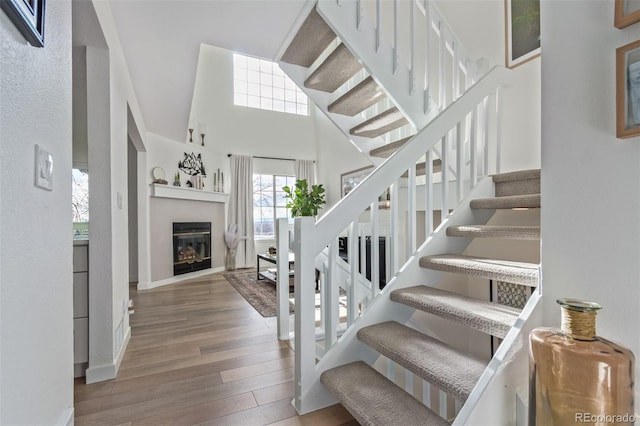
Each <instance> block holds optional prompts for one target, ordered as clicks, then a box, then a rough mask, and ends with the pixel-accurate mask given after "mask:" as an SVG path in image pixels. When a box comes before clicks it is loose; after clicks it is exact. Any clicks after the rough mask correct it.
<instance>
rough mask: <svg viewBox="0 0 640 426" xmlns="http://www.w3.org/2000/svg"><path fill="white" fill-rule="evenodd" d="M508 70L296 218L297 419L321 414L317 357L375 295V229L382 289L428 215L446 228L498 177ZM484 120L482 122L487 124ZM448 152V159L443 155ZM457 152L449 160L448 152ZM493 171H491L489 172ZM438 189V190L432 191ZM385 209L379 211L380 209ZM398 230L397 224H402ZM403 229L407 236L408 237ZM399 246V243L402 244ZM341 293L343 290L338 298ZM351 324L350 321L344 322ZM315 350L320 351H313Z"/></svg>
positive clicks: (419, 238)
mask: <svg viewBox="0 0 640 426" xmlns="http://www.w3.org/2000/svg"><path fill="white" fill-rule="evenodd" d="M507 73H508V71H507V70H505V69H504V68H501V67H496V68H494V69H492V70H491V71H490V72H489V73H487V74H486V75H485V76H484V77H482V78H481V79H480V80H479V81H478V82H477V83H476V84H474V85H473V86H472V87H471V88H469V89H468V90H467V91H466V92H465V94H464V95H462V96H461V97H459V98H458V99H457V100H455V101H454V102H452V103H451V104H449V105H448V106H447V107H446V108H445V109H444V110H443V111H442V112H441V113H440V114H439V115H438V116H437V117H436V118H434V119H433V120H432V121H431V122H430V123H429V125H428V126H426V127H424V128H423V129H422V130H421V131H419V132H418V134H417V135H416V136H415V137H413V138H412V139H411V140H410V141H409V142H407V143H406V144H405V145H404V146H403V147H402V148H401V149H400V150H398V151H397V152H396V153H394V154H393V155H392V156H391V157H389V158H388V159H387V160H385V161H384V162H383V163H382V164H381V165H380V166H378V167H377V168H376V169H374V170H373V171H372V173H371V174H370V175H368V176H367V177H366V178H365V179H364V180H363V181H362V182H361V183H360V184H359V185H358V186H356V188H355V189H354V190H352V191H351V192H350V193H349V194H347V196H345V197H344V198H343V199H342V200H341V201H340V202H339V203H338V204H336V205H335V206H334V207H333V208H332V209H331V210H330V211H329V212H327V213H326V214H325V215H324V216H322V218H320V219H319V220H318V221H317V222H315V221H314V220H313V218H296V219H295V222H294V229H295V240H294V246H293V249H294V253H295V262H296V267H295V310H296V313H295V360H296V368H295V392H296V397H295V401H294V404H295V407H296V409H297V410H298V412H299V413H306V412H309V411H313V410H314V409H316V408H318V407H317V406H315V405H314V404H315V403H317V402H316V398H315V396H314V395H309V394H308V393H309V392H310V389H311V388H312V387H313V386H314V385H315V383H317V381H318V380H319V375H320V373H321V371H319V370H318V369H317V368H316V360H317V358H321V357H324V356H329V355H330V353H331V348H332V347H333V346H334V345H335V344H336V342H337V340H338V336H339V334H340V332H342V331H344V329H345V328H346V327H347V326H349V325H350V324H352V323H353V321H355V320H356V319H357V318H358V317H359V316H360V315H362V314H363V313H364V312H365V311H366V309H367V305H368V304H370V303H371V302H372V300H373V299H374V298H375V297H376V296H377V295H378V293H380V291H381V288H380V285H379V284H380V280H379V271H380V262H379V259H380V256H379V252H378V250H379V247H380V246H379V242H380V229H381V228H382V227H386V228H388V229H389V232H388V235H387V236H386V237H385V242H386V244H385V247H387V248H386V250H388V251H389V255H388V257H387V256H384V258H385V259H386V258H388V264H387V263H385V266H386V275H388V276H389V277H391V279H390V280H388V281H387V287H385V289H384V290H382V291H387V290H388V288H391V287H393V281H394V277H395V276H396V274H397V273H398V272H399V271H400V270H401V268H402V265H404V264H405V262H407V260H408V259H411V257H412V256H413V255H414V254H415V253H416V248H417V247H418V246H420V245H423V244H425V243H426V242H428V240H429V237H430V236H431V234H432V232H433V230H434V223H433V219H432V218H433V215H434V212H436V211H437V210H440V212H441V221H442V222H446V219H447V216H448V214H449V210H450V209H451V208H454V207H456V206H457V204H458V203H459V201H460V200H461V199H462V197H464V196H465V194H466V193H467V190H470V189H471V188H473V186H475V183H476V182H477V181H478V177H480V176H484V175H486V174H488V173H489V171H490V169H493V171H495V167H496V166H497V165H496V162H495V160H493V164H490V162H489V159H492V158H496V157H497V153H496V143H497V141H498V140H499V137H498V136H497V134H493V133H494V132H492V131H491V130H492V129H498V127H494V126H489V123H490V120H491V119H494V120H495V119H497V117H498V116H497V115H496V114H491V113H490V111H489V105H491V104H492V103H493V104H497V103H498V102H497V100H496V99H495V97H496V93H497V89H498V87H500V86H501V85H502V84H504V82H505V81H506V79H507V76H508V74H507ZM485 117H486V118H485ZM461 138H465V139H467V140H468V141H469V144H470V145H471V148H470V158H469V159H468V161H465V160H466V159H465V158H461V157H464V156H465V155H466V154H465V152H466V151H465V150H463V149H455V150H449V149H448V146H450V145H451V144H452V143H453V142H455V144H456V146H457V147H459V146H460V143H461V142H460V140H461ZM437 145H440V152H441V154H442V155H441V160H442V171H443V172H442V173H441V175H442V177H441V180H440V183H439V184H438V183H437V182H435V179H433V173H432V163H431V161H429V160H431V159H432V158H433V150H434V147H436V146H437ZM445 153H446V154H445ZM450 153H454V154H455V157H454V158H449V157H450V156H449V154H450ZM425 160H427V161H426V164H425V176H424V177H420V179H418V177H417V176H416V175H417V173H416V164H417V163H421V162H422V161H425ZM450 163H451V164H457V165H458V166H459V167H462V168H463V170H458V173H457V174H458V176H457V179H459V180H460V179H463V180H464V181H465V182H466V183H467V185H464V186H463V185H456V186H455V188H453V187H452V186H450V185H448V179H447V170H448V168H449V164H450ZM491 166H492V167H491ZM436 186H440V188H439V189H438V190H437V191H436ZM387 191H389V194H390V203H389V204H390V205H389V206H388V207H389V209H387V208H386V207H387V205H386V200H384V201H382V206H381V201H380V194H384V193H386V192H387ZM381 207H383V208H381ZM422 215H424V231H423V232H422V233H421V235H418V230H417V229H418V227H417V223H418V217H419V216H420V217H421V216H422ZM362 222H366V223H368V224H367V228H368V229H370V233H369V234H368V235H369V239H370V255H369V256H360V259H359V260H358V259H357V258H356V255H357V253H358V241H359V244H360V247H361V248H360V253H361V254H362V253H366V246H365V247H364V249H363V243H364V238H360V239H358V236H359V235H361V234H360V232H359V229H360V228H361V227H362V225H361V224H362ZM401 224H402V226H401ZM407 230H408V231H407ZM345 234H346V235H348V244H349V250H348V263H349V265H350V266H351V268H350V271H349V272H350V277H349V278H348V279H347V280H346V282H340V281H341V280H339V279H338V276H339V274H338V272H337V271H338V270H339V268H340V265H339V262H338V260H337V252H338V237H339V236H340V235H345ZM400 241H403V244H402V245H401V244H399V242H400ZM324 250H327V253H328V257H327V264H326V271H325V273H326V276H327V279H326V282H325V284H324V288H323V289H322V295H323V297H320V298H319V300H318V299H317V298H316V294H315V270H316V265H317V262H316V257H317V256H318V255H319V253H321V252H322V251H324ZM358 264H359V265H360V271H362V270H368V271H370V277H371V279H370V282H371V286H370V295H369V296H370V297H369V298H367V299H362V298H358V297H357V296H356V295H355V294H356V293H357V292H356V291H354V287H353V286H351V287H350V283H354V282H357V281H358V279H359V277H358V275H360V272H359V271H358V269H359V268H357V267H356V265H358ZM341 288H342V289H343V292H342V293H341ZM316 303H320V304H321V305H325V306H322V307H321V308H322V311H323V312H324V314H323V316H322V319H321V322H322V324H321V326H319V327H318V326H317V324H316V315H315V312H316ZM341 303H342V304H343V305H345V306H346V307H349V311H350V313H349V314H348V315H347V316H346V318H344V320H343V319H342V318H341V315H340V306H341ZM348 318H350V320H348ZM318 347H320V350H318Z"/></svg>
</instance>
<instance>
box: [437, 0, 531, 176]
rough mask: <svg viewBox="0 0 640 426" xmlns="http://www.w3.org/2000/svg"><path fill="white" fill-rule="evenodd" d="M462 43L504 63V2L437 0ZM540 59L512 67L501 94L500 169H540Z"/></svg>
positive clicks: (478, 55)
mask: <svg viewBox="0 0 640 426" xmlns="http://www.w3.org/2000/svg"><path fill="white" fill-rule="evenodd" d="M436 4H437V6H438V8H439V9H440V10H441V12H442V13H443V15H444V16H445V17H446V19H447V21H448V22H449V24H450V25H451V27H452V28H453V30H454V31H455V33H456V35H457V36H458V37H459V38H460V40H461V42H462V44H463V45H464V46H465V47H466V49H467V50H468V51H469V52H470V54H471V55H472V56H473V57H475V58H482V57H486V58H487V59H489V61H490V63H491V65H501V66H505V19H504V17H505V13H504V7H505V3H504V1H496V0H479V1H478V0H456V1H446V0H445V1H437V2H436ZM540 87H541V83H540V58H538V59H534V60H532V61H530V62H527V63H526V64H523V65H520V66H519V67H517V68H514V69H513V70H512V82H511V84H510V85H509V86H508V87H505V88H503V89H502V91H501V96H502V114H503V115H502V123H503V130H502V150H501V154H502V158H501V162H502V163H501V164H502V171H504V172H508V171H514V170H526V169H537V168H540Z"/></svg>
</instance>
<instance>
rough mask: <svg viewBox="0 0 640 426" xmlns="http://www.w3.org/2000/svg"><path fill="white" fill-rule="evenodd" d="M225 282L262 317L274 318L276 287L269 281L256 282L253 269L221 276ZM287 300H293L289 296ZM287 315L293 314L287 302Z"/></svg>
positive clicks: (291, 295)
mask: <svg viewBox="0 0 640 426" xmlns="http://www.w3.org/2000/svg"><path fill="white" fill-rule="evenodd" d="M223 275H224V277H225V278H226V280H227V281H228V282H229V284H231V285H232V286H233V288H235V289H236V290H238V293H240V295H241V296H242V297H244V298H245V299H246V301H247V302H249V303H250V304H251V306H253V307H254V308H255V310H256V311H258V313H260V315H262V316H263V317H275V316H276V315H277V311H276V301H277V300H276V285H275V284H274V283H273V282H271V281H269V280H256V270H255V269H245V270H241V271H236V272H226V273H224V274H223ZM289 298H293V294H290V296H289ZM289 313H290V314H292V313H293V304H292V303H291V302H289Z"/></svg>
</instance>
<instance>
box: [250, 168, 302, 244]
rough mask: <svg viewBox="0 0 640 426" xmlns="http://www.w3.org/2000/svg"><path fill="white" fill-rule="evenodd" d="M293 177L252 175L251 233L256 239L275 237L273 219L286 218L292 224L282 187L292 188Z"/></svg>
mask: <svg viewBox="0 0 640 426" xmlns="http://www.w3.org/2000/svg"><path fill="white" fill-rule="evenodd" d="M295 183H296V178H295V176H278V175H265V174H254V175H253V232H254V237H255V238H256V239H267V238H274V237H275V231H276V229H275V228H276V227H275V219H280V218H288V219H289V222H291V223H293V219H292V218H291V213H290V211H289V209H288V208H286V207H285V206H286V205H287V199H286V198H285V197H284V191H283V190H282V187H283V186H293V185H295Z"/></svg>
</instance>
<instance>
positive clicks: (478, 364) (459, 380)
mask: <svg viewBox="0 0 640 426" xmlns="http://www.w3.org/2000/svg"><path fill="white" fill-rule="evenodd" d="M358 339H359V340H360V341H362V342H363V343H366V344H367V345H368V346H370V347H371V348H373V349H375V350H376V351H378V352H379V353H381V354H382V355H384V356H386V357H387V358H389V359H391V360H393V361H395V362H396V363H398V364H400V365H402V366H403V367H405V368H406V369H408V370H410V371H411V372H413V373H414V374H417V375H418V376H420V377H422V378H423V379H425V380H426V381H428V382H429V383H432V384H434V385H436V386H437V387H439V388H440V389H442V390H443V391H444V392H446V393H448V394H450V395H451V396H453V397H454V398H455V399H457V400H459V401H461V402H464V401H466V400H467V398H468V397H469V394H471V391H472V390H473V388H474V387H475V385H476V383H477V382H478V379H480V376H481V375H482V372H483V371H484V369H485V368H486V363H485V362H484V361H482V360H480V359H478V358H475V357H472V356H470V355H467V354H465V353H463V352H460V351H458V350H457V349H454V348H453V347H451V346H449V345H447V344H446V343H443V342H441V341H439V340H437V339H434V338H433V337H429V336H427V335H425V334H422V333H420V332H419V331H416V330H414V329H412V328H409V327H406V326H404V325H402V324H399V323H397V322H394V321H389V322H384V323H380V324H375V325H371V326H369V327H364V328H361V329H360V330H359V331H358Z"/></svg>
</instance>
